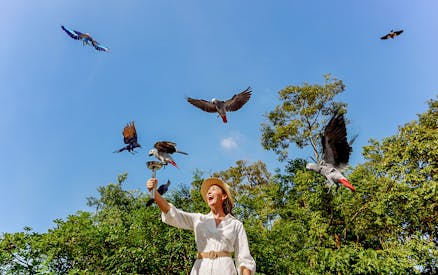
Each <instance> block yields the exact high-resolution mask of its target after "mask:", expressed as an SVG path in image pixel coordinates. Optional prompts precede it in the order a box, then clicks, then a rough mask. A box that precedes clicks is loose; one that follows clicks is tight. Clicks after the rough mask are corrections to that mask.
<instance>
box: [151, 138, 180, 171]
mask: <svg viewBox="0 0 438 275" xmlns="http://www.w3.org/2000/svg"><path fill="white" fill-rule="evenodd" d="M154 147H155V148H154V149H151V150H149V156H154V157H156V158H157V159H158V160H159V161H160V162H161V163H162V164H164V165H167V164H168V163H170V164H172V165H173V166H175V167H176V168H178V165H177V164H176V162H175V161H174V160H173V158H172V156H171V154H173V153H180V154H184V155H188V154H187V153H186V152H182V151H180V150H178V149H176V143H174V142H171V141H158V142H156V143H155V144H154Z"/></svg>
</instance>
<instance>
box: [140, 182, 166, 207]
mask: <svg viewBox="0 0 438 275" xmlns="http://www.w3.org/2000/svg"><path fill="white" fill-rule="evenodd" d="M169 185H170V180H167V183H166V184H162V185H160V186H159V187H158V189H157V191H158V193H160V195H164V194H165V193H166V192H167V190H169ZM154 201H155V200H154V199H150V200H148V201H147V202H146V206H150V205H151V204H152V203H154Z"/></svg>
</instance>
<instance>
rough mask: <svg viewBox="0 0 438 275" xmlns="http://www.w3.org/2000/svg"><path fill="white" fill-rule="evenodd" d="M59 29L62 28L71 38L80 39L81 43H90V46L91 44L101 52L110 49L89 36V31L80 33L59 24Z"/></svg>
mask: <svg viewBox="0 0 438 275" xmlns="http://www.w3.org/2000/svg"><path fill="white" fill-rule="evenodd" d="M61 29H63V30H64V31H65V32H66V33H67V34H68V35H69V36H70V37H71V38H73V39H75V40H81V41H82V45H90V44H91V46H93V47H94V48H95V49H96V50H98V51H103V52H109V51H110V49H109V48H107V47H105V46H103V45H102V44H100V43H99V42H97V41H96V40H94V39H93V37H91V35H90V34H89V33H82V32H79V31H75V30H70V29H68V28H66V27H64V26H61Z"/></svg>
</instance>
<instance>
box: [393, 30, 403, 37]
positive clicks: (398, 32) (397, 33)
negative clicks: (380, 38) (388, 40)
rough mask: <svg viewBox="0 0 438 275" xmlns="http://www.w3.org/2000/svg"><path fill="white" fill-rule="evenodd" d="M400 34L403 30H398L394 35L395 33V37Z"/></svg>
mask: <svg viewBox="0 0 438 275" xmlns="http://www.w3.org/2000/svg"><path fill="white" fill-rule="evenodd" d="M402 32H403V30H399V31H396V32H394V33H395V36H397V35H400V34H401V33H402Z"/></svg>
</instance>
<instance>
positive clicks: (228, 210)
mask: <svg viewBox="0 0 438 275" xmlns="http://www.w3.org/2000/svg"><path fill="white" fill-rule="evenodd" d="M222 208H223V209H224V213H225V215H227V214H231V215H233V216H234V214H233V205H232V204H231V201H230V199H229V198H228V197H227V198H226V199H225V200H224V202H223V204H222Z"/></svg>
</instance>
